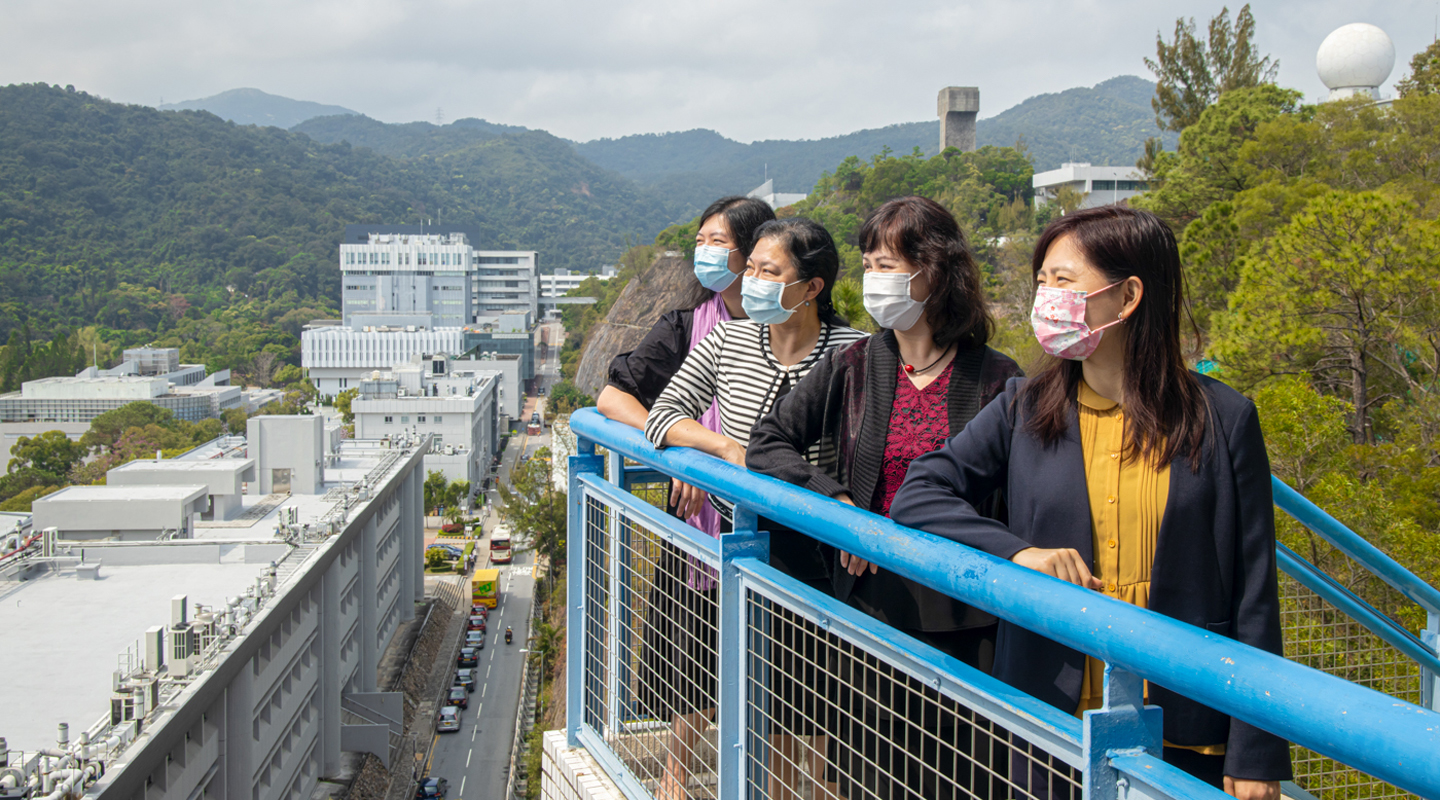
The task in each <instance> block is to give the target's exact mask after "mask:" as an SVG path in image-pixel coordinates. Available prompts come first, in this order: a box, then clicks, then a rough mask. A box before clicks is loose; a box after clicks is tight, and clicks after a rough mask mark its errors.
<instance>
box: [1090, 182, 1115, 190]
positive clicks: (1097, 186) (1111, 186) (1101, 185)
mask: <svg viewBox="0 0 1440 800" xmlns="http://www.w3.org/2000/svg"><path fill="white" fill-rule="evenodd" d="M1090 191H1092V192H1113V191H1115V181H1090Z"/></svg>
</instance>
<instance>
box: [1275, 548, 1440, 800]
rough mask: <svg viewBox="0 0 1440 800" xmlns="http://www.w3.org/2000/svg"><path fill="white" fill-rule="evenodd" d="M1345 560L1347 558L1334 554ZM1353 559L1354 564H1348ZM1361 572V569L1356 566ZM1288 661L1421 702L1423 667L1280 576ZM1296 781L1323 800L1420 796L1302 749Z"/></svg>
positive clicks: (1296, 752) (1294, 751)
mask: <svg viewBox="0 0 1440 800" xmlns="http://www.w3.org/2000/svg"><path fill="white" fill-rule="evenodd" d="M1332 555H1333V556H1338V557H1339V558H1342V559H1345V558H1346V557H1345V556H1344V555H1343V554H1332ZM1346 560H1348V559H1346ZM1352 566H1355V567H1356V569H1358V565H1353V563H1352ZM1280 623H1281V626H1282V628H1283V630H1284V634H1285V656H1286V657H1287V658H1289V659H1290V660H1291V661H1297V662H1299V663H1301V664H1304V665H1305V666H1307V667H1311V668H1313V669H1317V670H1319V671H1321V672H1325V673H1329V674H1331V675H1334V676H1336V677H1340V678H1344V679H1345V680H1347V681H1351V682H1352V683H1357V684H1360V685H1361V686H1366V687H1369V688H1371V689H1374V690H1376V691H1378V692H1384V693H1385V694H1388V695H1390V696H1392V697H1396V698H1399V699H1401V700H1406V701H1409V702H1411V703H1419V702H1420V667H1419V665H1418V664H1416V663H1415V662H1414V661H1413V660H1411V659H1410V658H1409V657H1408V656H1406V655H1405V654H1404V653H1401V652H1400V651H1399V650H1397V649H1395V648H1394V647H1393V646H1391V645H1390V644H1389V643H1388V642H1386V641H1384V640H1383V639H1381V638H1380V637H1378V636H1376V635H1375V634H1373V633H1371V632H1370V631H1369V630H1367V629H1366V628H1365V626H1363V625H1361V624H1360V623H1358V622H1356V621H1354V620H1353V619H1351V618H1350V617H1349V616H1348V615H1346V614H1345V613H1344V612H1341V611H1339V610H1338V609H1336V608H1335V607H1334V606H1332V605H1330V604H1329V603H1328V602H1326V601H1325V600H1324V599H1322V598H1321V597H1320V596H1319V595H1317V594H1315V593H1314V592H1312V591H1310V589H1308V588H1307V587H1305V586H1304V585H1303V584H1301V583H1300V582H1299V581H1297V580H1295V579H1294V578H1291V577H1290V576H1288V575H1285V574H1283V573H1282V574H1281V575H1280ZM1290 750H1291V761H1292V763H1293V764H1294V767H1295V782H1296V783H1297V784H1299V785H1300V786H1302V787H1304V788H1305V789H1306V790H1308V791H1309V792H1311V793H1312V794H1314V795H1315V796H1316V797H1319V798H1321V799H1322V800H1380V799H1381V798H1401V797H1403V798H1410V797H1414V795H1412V794H1409V793H1408V792H1404V791H1401V790H1400V789H1397V788H1395V787H1394V786H1391V785H1390V784H1388V783H1385V782H1384V781H1381V780H1378V779H1376V778H1372V777H1371V776H1369V775H1366V774H1365V773H1363V772H1359V771H1358V770H1354V769H1351V768H1350V767H1348V766H1346V765H1344V764H1341V763H1340V762H1338V761H1335V760H1334V759H1330V758H1326V757H1325V756H1322V755H1320V754H1319V753H1316V752H1315V751H1313V750H1308V749H1306V748H1304V747H1300V746H1299V745H1293V746H1292V747H1291V749H1290Z"/></svg>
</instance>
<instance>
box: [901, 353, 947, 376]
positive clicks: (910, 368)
mask: <svg viewBox="0 0 1440 800" xmlns="http://www.w3.org/2000/svg"><path fill="white" fill-rule="evenodd" d="M948 355H950V348H948V347H947V348H945V352H943V353H941V354H940V357H939V358H937V359H935V360H934V361H931V362H930V363H929V364H926V365H925V366H923V367H920V368H919V369H916V368H915V366H914V365H913V364H906V365H905V372H906V373H907V374H910V375H914V374H915V373H917V372H924V371H925V370H927V369H930V368H931V367H933V366H935V365H936V364H939V363H940V362H941V361H944V360H945V356H948Z"/></svg>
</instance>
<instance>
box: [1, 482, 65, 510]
mask: <svg viewBox="0 0 1440 800" xmlns="http://www.w3.org/2000/svg"><path fill="white" fill-rule="evenodd" d="M58 491H60V487H59V486H32V487H30V488H29V489H26V490H25V491H23V492H21V493H19V494H17V495H15V496H14V497H11V498H10V499H8V500H6V501H5V502H3V503H0V511H16V512H25V513H28V512H29V511H31V507H30V504H31V503H33V502H35V501H36V500H39V499H40V498H42V497H44V496H45V495H47V494H54V493H55V492H58Z"/></svg>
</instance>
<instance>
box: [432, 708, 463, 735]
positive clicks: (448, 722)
mask: <svg viewBox="0 0 1440 800" xmlns="http://www.w3.org/2000/svg"><path fill="white" fill-rule="evenodd" d="M459 730H460V709H458V708H456V707H455V706H445V707H444V708H442V709H440V718H439V719H438V720H437V721H436V722H435V732H436V733H456V732H458V731H459Z"/></svg>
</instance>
